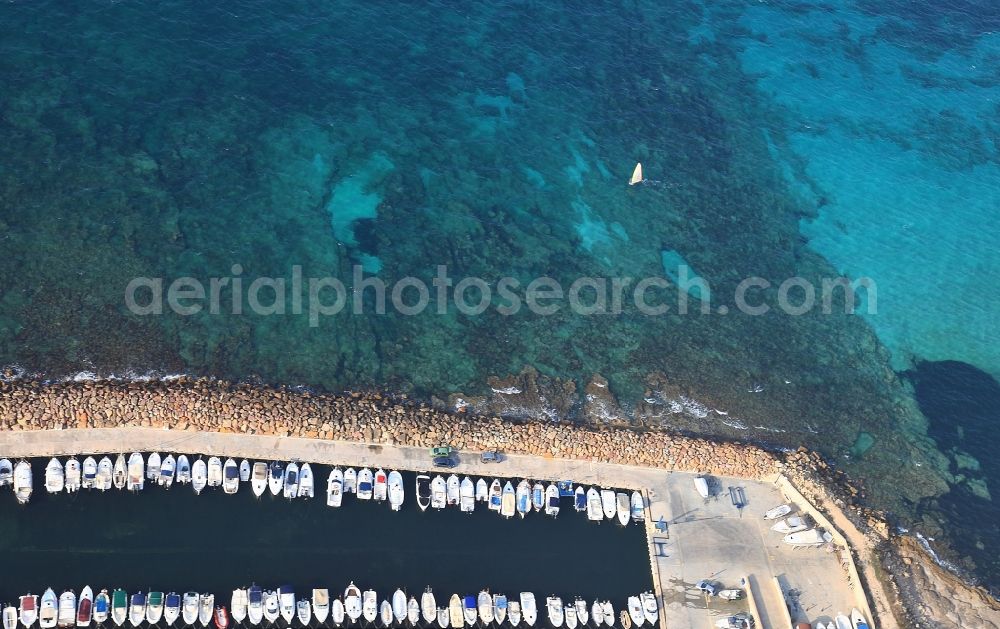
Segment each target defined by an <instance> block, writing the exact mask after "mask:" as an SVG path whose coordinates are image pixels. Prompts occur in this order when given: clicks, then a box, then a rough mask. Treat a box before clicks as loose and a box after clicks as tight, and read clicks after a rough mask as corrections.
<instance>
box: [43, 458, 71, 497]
mask: <svg viewBox="0 0 1000 629" xmlns="http://www.w3.org/2000/svg"><path fill="white" fill-rule="evenodd" d="M65 479H66V476H65V472H64V471H63V466H62V463H60V462H59V459H56V458H52V459H49V463H48V465H46V466H45V491H47V492H49V493H50V494H57V493H59V492H61V491H62V490H63V488H64V487H65V486H66V484H65Z"/></svg>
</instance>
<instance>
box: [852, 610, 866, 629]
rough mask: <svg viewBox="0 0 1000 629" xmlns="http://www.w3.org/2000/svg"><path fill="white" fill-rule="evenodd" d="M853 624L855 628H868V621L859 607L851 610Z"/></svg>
mask: <svg viewBox="0 0 1000 629" xmlns="http://www.w3.org/2000/svg"><path fill="white" fill-rule="evenodd" d="M851 624H852V625H854V629H868V621H867V620H865V617H864V614H862V613H861V610H860V609H858V608H857V607H855V608H854V609H852V610H851Z"/></svg>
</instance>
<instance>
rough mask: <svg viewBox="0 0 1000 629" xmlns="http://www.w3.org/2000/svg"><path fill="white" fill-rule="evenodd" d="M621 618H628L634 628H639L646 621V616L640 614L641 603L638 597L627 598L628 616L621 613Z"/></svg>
mask: <svg viewBox="0 0 1000 629" xmlns="http://www.w3.org/2000/svg"><path fill="white" fill-rule="evenodd" d="M622 617H623V618H628V619H629V620H630V621H631V622H632V624H633V625H635V626H636V627H641V626H642V623H643V622H645V621H646V614H644V613H643V612H642V602H641V601H640V600H639V597H638V596H630V597H628V614H626V613H625V612H622Z"/></svg>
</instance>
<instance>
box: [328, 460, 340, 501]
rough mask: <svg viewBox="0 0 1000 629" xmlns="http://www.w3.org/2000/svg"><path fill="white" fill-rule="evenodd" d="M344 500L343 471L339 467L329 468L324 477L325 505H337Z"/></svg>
mask: <svg viewBox="0 0 1000 629" xmlns="http://www.w3.org/2000/svg"><path fill="white" fill-rule="evenodd" d="M343 502H344V473H343V472H342V471H340V468H339V467H335V468H333V469H332V470H330V475H329V476H327V477H326V506H328V507H339V506H340V505H341V504H343Z"/></svg>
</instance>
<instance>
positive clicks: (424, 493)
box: [417, 474, 431, 511]
mask: <svg viewBox="0 0 1000 629" xmlns="http://www.w3.org/2000/svg"><path fill="white" fill-rule="evenodd" d="M417 506H418V507H420V510H421V511H426V510H427V507H429V506H431V477H430V476H428V475H427V474H418V475H417Z"/></svg>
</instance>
